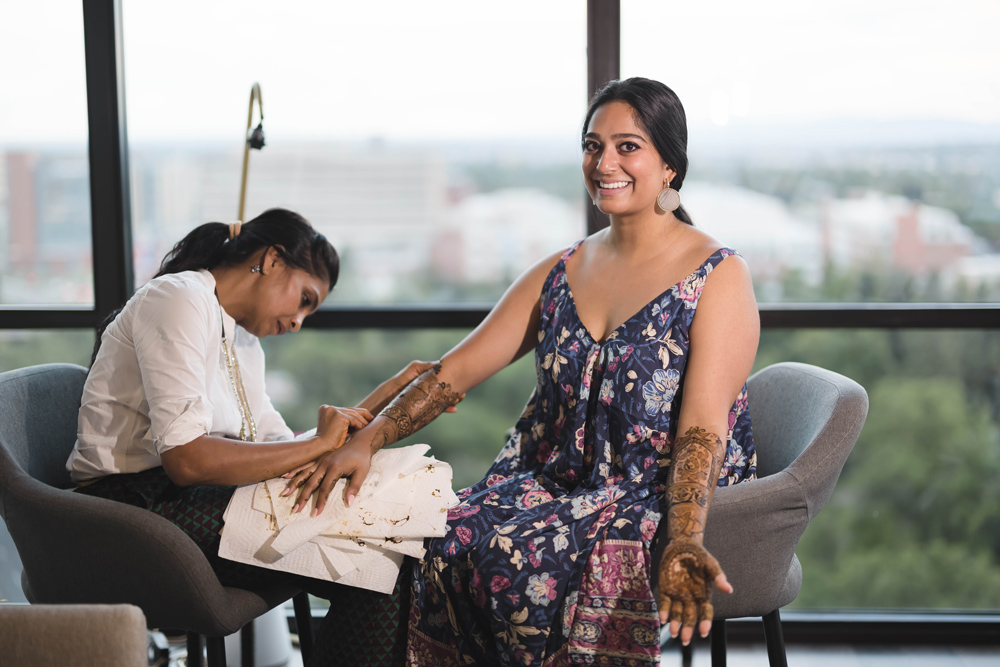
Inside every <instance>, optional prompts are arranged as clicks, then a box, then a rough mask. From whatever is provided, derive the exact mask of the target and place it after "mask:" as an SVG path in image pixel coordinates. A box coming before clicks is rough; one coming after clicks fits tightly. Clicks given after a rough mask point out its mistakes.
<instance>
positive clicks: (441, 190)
mask: <svg viewBox="0 0 1000 667" xmlns="http://www.w3.org/2000/svg"><path fill="white" fill-rule="evenodd" d="M123 17H124V24H125V52H126V58H127V63H128V65H127V67H126V76H127V90H128V102H129V133H130V150H131V154H130V155H131V158H130V159H131V165H132V173H133V181H132V184H133V193H132V194H133V197H132V201H133V205H134V215H133V220H134V224H135V235H134V238H135V243H136V255H137V259H136V277H137V281H138V282H139V283H141V282H142V281H144V280H146V279H148V278H149V276H150V275H152V274H153V273H154V271H155V267H156V265H157V263H158V262H159V260H160V258H161V257H162V256H163V254H164V253H165V252H166V251H167V250H168V249H169V247H170V246H171V245H172V244H173V243H174V242H176V241H177V240H178V239H179V238H181V236H182V235H183V234H185V233H186V232H187V231H188V230H190V229H191V228H192V227H194V226H195V225H196V224H199V223H201V222H205V221H209V220H222V221H229V220H233V219H234V218H235V217H236V215H237V211H238V199H239V189H240V165H241V161H242V157H243V150H242V149H243V143H242V141H243V133H244V130H245V123H246V120H245V118H246V112H247V101H248V97H249V92H250V86H251V84H252V83H253V82H254V81H259V82H260V83H261V86H262V92H263V99H264V114H265V122H264V129H265V131H266V141H267V145H266V146H265V147H264V148H263V149H262V150H261V151H259V152H258V151H252V155H251V156H250V175H249V185H248V195H247V210H246V211H247V212H246V215H245V217H247V218H250V217H253V216H254V215H256V214H257V213H260V212H261V211H262V210H264V209H266V208H270V207H274V206H284V207H288V208H291V209H293V210H296V211H298V212H300V213H302V214H303V215H305V216H306V217H307V218H308V219H310V220H311V221H312V222H313V223H314V224H315V225H316V226H317V227H318V228H319V229H320V230H321V231H323V232H324V233H325V234H327V236H328V237H329V238H330V239H331V241H332V242H333V243H334V245H335V246H336V247H337V248H338V250H339V251H340V252H341V254H342V257H343V272H342V278H341V281H342V282H341V285H340V286H339V287H338V289H337V290H336V292H335V293H334V296H333V297H332V300H333V301H340V302H365V303H392V302H407V301H454V300H469V301H476V300H494V299H496V298H497V297H498V296H499V295H500V294H501V293H502V291H503V289H504V288H505V287H506V286H507V285H508V284H509V282H510V280H511V278H512V277H513V276H516V275H517V274H519V273H520V272H521V271H522V270H523V269H524V268H526V267H528V266H530V265H531V264H533V263H534V262H535V261H537V260H539V259H540V258H541V257H542V256H544V255H545V254H546V253H550V252H553V251H555V250H557V249H558V248H560V247H565V246H566V245H568V244H569V243H571V242H572V241H574V240H575V239H577V238H580V237H581V236H583V235H584V230H585V225H584V216H583V201H584V199H583V186H582V180H581V177H580V174H579V146H578V144H579V139H578V132H579V129H578V124H579V123H580V120H581V118H582V116H583V112H584V105H585V103H586V44H585V41H586V29H585V8H584V7H583V6H582V5H580V4H579V3H577V2H573V1H571V0H560V1H558V2H549V3H537V2H527V1H525V0H517V1H515V2H513V3H506V4H505V5H504V6H503V10H502V11H498V10H497V8H496V7H492V6H490V7H487V6H482V5H479V4H476V3H464V2H456V1H452V2H440V3H434V4H433V5H432V6H428V5H426V4H421V3H413V2H406V1H388V0H383V1H379V2H368V3H355V4H353V5H349V6H344V5H342V4H339V3H327V2H299V3H291V4H289V3H285V4H283V5H278V4H274V3H251V4H250V5H248V4H247V3H245V2H235V1H229V2H216V3H211V4H210V5H206V4H205V3H203V2H195V1H193V0H187V1H185V2H179V3H170V5H159V4H156V3H140V2H131V1H126V2H125V4H124V9H123ZM527 17H530V20H529V19H528V18H527ZM192 18H196V20H192ZM179 45H182V46H179ZM164 53H170V54H171V55H170V57H169V58H165V57H164V55H163V54H164ZM256 114H257V112H256V111H254V124H256V122H257V115H256Z"/></svg>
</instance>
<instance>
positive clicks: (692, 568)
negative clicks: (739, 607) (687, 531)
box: [659, 539, 733, 645]
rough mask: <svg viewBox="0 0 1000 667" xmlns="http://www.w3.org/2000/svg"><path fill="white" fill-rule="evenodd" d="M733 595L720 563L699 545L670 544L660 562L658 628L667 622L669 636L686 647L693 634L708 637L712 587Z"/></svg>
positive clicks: (711, 615) (682, 541) (684, 540)
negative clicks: (679, 640)
mask: <svg viewBox="0 0 1000 667" xmlns="http://www.w3.org/2000/svg"><path fill="white" fill-rule="evenodd" d="M713 585H714V586H715V588H718V589H719V590H720V591H723V592H725V593H732V592H733V587H732V586H731V585H730V584H729V581H728V580H727V579H726V575H725V573H723V571H722V568H721V567H719V561H717V560H715V557H714V556H712V554H710V553H708V551H706V550H705V547H703V546H702V545H701V544H699V543H698V542H695V541H694V540H689V539H676V540H672V541H671V542H670V543H669V544H668V545H667V548H666V549H665V550H664V552H663V557H662V558H661V559H660V600H659V610H660V625H661V626H662V625H666V623H667V621H668V620H669V621H670V636H671V637H676V636H677V634H678V632H679V633H680V636H681V642H682V643H683V644H684V645H687V644H688V643H690V641H691V636H692V635H693V634H694V629H695V626H696V625H697V626H698V633H699V634H700V635H701V636H702V637H707V636H708V632H709V630H711V629H712V617H713V615H714V613H715V612H714V610H713V609H712V587H713Z"/></svg>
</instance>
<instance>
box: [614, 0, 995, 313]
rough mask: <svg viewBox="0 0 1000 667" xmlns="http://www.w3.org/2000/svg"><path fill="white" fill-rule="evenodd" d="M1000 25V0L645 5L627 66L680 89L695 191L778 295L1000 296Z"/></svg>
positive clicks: (636, 8)
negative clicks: (998, 33)
mask: <svg viewBox="0 0 1000 667" xmlns="http://www.w3.org/2000/svg"><path fill="white" fill-rule="evenodd" d="M998 19H1000V6H998V5H997V4H996V3H995V2H989V1H988V0H984V1H974V0H960V1H959V2H955V3H950V4H948V5H945V6H942V5H940V4H936V3H931V2H926V1H919V2H903V1H902V0H890V1H885V2H879V3H868V2H861V1H859V0H852V1H851V2H847V3H843V2H841V3H835V4H833V3H810V2H791V1H789V0H765V1H764V2H757V3H753V4H747V3H740V2H736V1H735V0H712V1H711V2H698V3H675V2H670V3H664V2H655V1H653V0H628V1H626V2H623V3H622V75H623V76H626V77H627V76H647V77H650V78H654V79H658V80H661V81H663V82H664V83H666V84H667V85H669V86H671V87H672V88H674V90H675V91H676V92H677V94H678V95H679V96H680V98H681V100H682V101H683V103H684V105H685V108H686V110H687V116H688V123H689V126H690V140H689V155H690V159H691V170H690V172H689V176H688V180H687V182H686V183H685V184H684V186H683V188H682V192H681V196H682V198H683V200H684V202H685V206H686V207H687V208H688V210H689V211H690V213H691V215H692V216H693V218H694V219H695V222H696V223H697V224H698V225H699V226H702V227H703V228H705V229H706V230H708V231H709V232H710V233H712V234H714V235H716V236H717V237H718V238H719V239H720V240H721V241H723V242H724V243H727V244H730V245H732V246H733V247H735V248H736V249H738V250H740V251H741V252H742V253H743V254H744V256H745V257H746V259H747V261H748V263H749V265H750V267H751V270H752V271H753V274H754V279H755V281H756V283H757V288H758V289H757V296H758V298H759V299H760V300H761V301H945V302H947V301H958V302H970V301H991V302H997V301H1000V150H998V146H1000V88H998V87H997V86H995V85H993V84H992V83H991V82H994V81H996V80H998V78H1000V41H998V40H996V39H994V37H993V32H994V26H996V25H997V22H998ZM665 28H666V29H667V30H668V35H669V36H668V37H667V38H666V39H667V41H668V43H669V49H667V50H666V52H665V51H664V39H665V37H664V34H665V33H664V29H665Z"/></svg>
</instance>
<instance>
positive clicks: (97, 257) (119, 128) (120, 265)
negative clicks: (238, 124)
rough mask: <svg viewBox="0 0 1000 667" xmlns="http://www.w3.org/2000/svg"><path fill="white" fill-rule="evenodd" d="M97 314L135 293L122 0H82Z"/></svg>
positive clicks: (104, 314)
mask: <svg viewBox="0 0 1000 667" xmlns="http://www.w3.org/2000/svg"><path fill="white" fill-rule="evenodd" d="M83 37H84V52H85V58H86V72H87V113H88V121H89V137H90V139H89V151H90V212H91V234H92V239H93V265H94V311H95V318H94V319H95V320H96V321H100V320H102V319H104V317H105V316H107V315H108V314H109V313H111V312H112V311H113V310H115V309H116V308H118V307H119V306H121V305H122V304H124V303H125V301H126V300H127V299H128V298H129V296H131V295H132V291H133V288H134V274H133V270H132V220H131V204H130V194H129V173H128V140H127V136H126V131H125V68H124V54H123V50H122V44H123V36H122V4H121V0H83Z"/></svg>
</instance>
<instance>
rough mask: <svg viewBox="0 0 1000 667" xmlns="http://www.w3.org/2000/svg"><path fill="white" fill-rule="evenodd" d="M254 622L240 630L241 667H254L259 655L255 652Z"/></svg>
mask: <svg viewBox="0 0 1000 667" xmlns="http://www.w3.org/2000/svg"><path fill="white" fill-rule="evenodd" d="M255 648H256V646H255V644H254V633H253V621H250V622H249V623H247V624H246V625H244V626H243V627H242V628H240V667H254V665H255V663H256V657H257V654H256V653H255V652H254V649H255Z"/></svg>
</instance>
